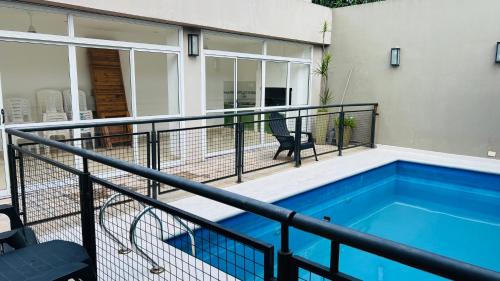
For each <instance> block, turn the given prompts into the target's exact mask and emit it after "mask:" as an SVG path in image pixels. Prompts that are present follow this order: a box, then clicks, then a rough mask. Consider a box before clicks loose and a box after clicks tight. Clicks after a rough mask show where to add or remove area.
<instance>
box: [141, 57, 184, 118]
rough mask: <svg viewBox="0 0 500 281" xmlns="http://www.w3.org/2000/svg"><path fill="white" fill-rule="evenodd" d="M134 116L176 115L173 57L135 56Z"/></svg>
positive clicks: (176, 76) (175, 79) (177, 83)
mask: <svg viewBox="0 0 500 281" xmlns="http://www.w3.org/2000/svg"><path fill="white" fill-rule="evenodd" d="M135 86H136V96H137V97H136V102H137V116H153V115H170V114H178V113H179V75H178V67H177V55H176V54H163V53H150V52H135Z"/></svg>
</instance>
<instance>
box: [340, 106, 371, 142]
mask: <svg viewBox="0 0 500 281" xmlns="http://www.w3.org/2000/svg"><path fill="white" fill-rule="evenodd" d="M372 116H373V111H372V110H363V111H350V112H346V113H345V118H354V120H355V127H354V128H352V132H351V136H350V142H349V145H350V146H357V145H369V144H371V134H372V131H371V130H372Z"/></svg>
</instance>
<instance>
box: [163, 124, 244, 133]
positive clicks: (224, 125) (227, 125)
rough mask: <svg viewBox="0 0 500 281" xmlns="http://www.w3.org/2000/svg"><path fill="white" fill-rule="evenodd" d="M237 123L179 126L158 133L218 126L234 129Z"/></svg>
mask: <svg viewBox="0 0 500 281" xmlns="http://www.w3.org/2000/svg"><path fill="white" fill-rule="evenodd" d="M234 125H236V123H227V124H217V125H208V126H196V127H187V128H177V129H166V130H157V131H156V132H157V133H170V132H180V131H189V130H197V129H211V128H217V127H227V128H228V129H233V128H232V126H234Z"/></svg>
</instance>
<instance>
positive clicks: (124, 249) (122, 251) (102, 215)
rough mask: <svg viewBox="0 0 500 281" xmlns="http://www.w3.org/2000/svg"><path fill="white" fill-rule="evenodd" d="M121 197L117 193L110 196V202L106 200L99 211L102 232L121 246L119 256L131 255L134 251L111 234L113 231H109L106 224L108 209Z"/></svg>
mask: <svg viewBox="0 0 500 281" xmlns="http://www.w3.org/2000/svg"><path fill="white" fill-rule="evenodd" d="M120 195H122V194H120V193H117V194H114V195H112V196H110V197H109V198H108V200H106V202H104V204H103V205H102V206H101V208H100V209H99V226H100V227H101V228H102V230H104V233H105V234H106V235H108V236H109V238H111V240H113V241H114V242H115V243H117V244H118V245H120V249H118V254H121V255H125V254H128V253H130V252H131V251H132V250H131V249H129V248H128V247H127V246H125V244H123V243H122V242H121V241H120V240H119V239H118V238H116V236H115V235H114V234H113V233H111V231H109V230H108V228H107V227H106V225H105V224H104V221H105V214H106V209H107V208H108V207H109V205H110V204H111V202H113V200H115V199H116V198H117V197H119V196H120Z"/></svg>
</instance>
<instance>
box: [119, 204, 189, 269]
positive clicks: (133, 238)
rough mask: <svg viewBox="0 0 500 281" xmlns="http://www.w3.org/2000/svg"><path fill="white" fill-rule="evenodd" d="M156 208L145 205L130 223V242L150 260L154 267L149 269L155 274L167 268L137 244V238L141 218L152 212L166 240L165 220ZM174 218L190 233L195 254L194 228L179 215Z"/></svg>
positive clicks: (143, 256) (142, 255) (162, 238)
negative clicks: (157, 212) (164, 233)
mask: <svg viewBox="0 0 500 281" xmlns="http://www.w3.org/2000/svg"><path fill="white" fill-rule="evenodd" d="M140 204H141V205H142V206H144V207H145V205H144V204H142V203H140ZM153 209H154V207H152V206H149V207H145V208H144V209H143V210H142V211H140V212H139V213H138V214H137V215H136V216H135V218H134V220H133V221H132V223H131V225H130V233H129V235H130V237H129V239H130V244H132V247H133V248H134V249H135V251H137V253H139V255H140V256H141V257H142V258H144V259H146V260H147V261H149V262H150V263H151V264H152V265H153V267H152V268H151V269H150V270H149V271H150V272H151V273H154V274H159V273H162V272H163V271H165V268H163V267H161V266H160V265H159V264H158V263H157V262H156V261H154V260H153V258H151V257H150V256H149V255H148V254H146V252H144V251H143V250H142V249H141V248H140V247H139V245H137V240H136V230H137V224H138V223H139V221H140V220H141V218H142V217H143V216H144V215H145V214H147V213H150V214H151V215H152V216H153V217H154V218H155V219H156V221H157V222H158V224H159V226H160V232H161V240H162V241H164V240H165V239H164V237H163V221H162V220H161V219H160V218H159V217H158V215H157V214H156V213H155V212H153V211H152V210H153ZM172 217H173V218H174V220H176V221H177V222H178V223H179V224H180V225H181V226H183V227H184V228H185V229H186V231H187V233H188V235H189V238H190V240H191V251H192V254H193V256H195V255H196V252H195V248H196V247H195V244H194V243H195V239H194V232H193V230H192V229H191V228H190V227H189V226H188V225H187V224H186V223H184V222H183V221H182V220H181V219H180V218H179V217H177V216H172Z"/></svg>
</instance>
